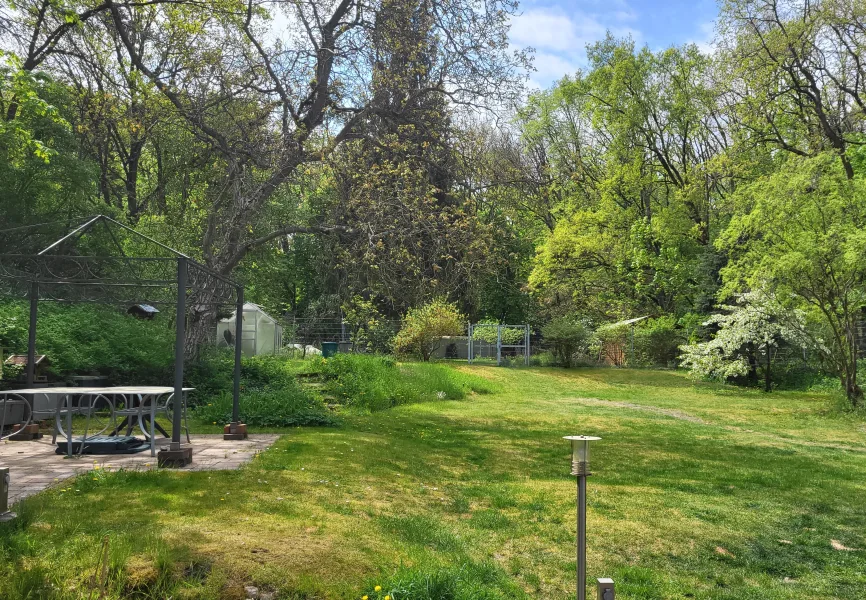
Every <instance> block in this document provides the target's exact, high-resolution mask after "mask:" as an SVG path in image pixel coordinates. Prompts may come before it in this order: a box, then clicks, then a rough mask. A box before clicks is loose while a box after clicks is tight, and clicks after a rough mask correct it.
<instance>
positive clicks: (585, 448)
mask: <svg viewBox="0 0 866 600" xmlns="http://www.w3.org/2000/svg"><path fill="white" fill-rule="evenodd" d="M562 439H564V440H568V441H570V442H571V474H572V475H578V476H581V475H589V474H590V470H589V443H590V442H597V441H598V440H600V439H601V438H600V437H594V436H591V435H567V436H565V437H564V438H562Z"/></svg>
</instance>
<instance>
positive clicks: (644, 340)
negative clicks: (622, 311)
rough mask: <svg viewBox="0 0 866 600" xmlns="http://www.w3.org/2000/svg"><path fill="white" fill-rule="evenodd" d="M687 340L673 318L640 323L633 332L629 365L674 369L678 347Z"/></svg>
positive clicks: (667, 317)
mask: <svg viewBox="0 0 866 600" xmlns="http://www.w3.org/2000/svg"><path fill="white" fill-rule="evenodd" d="M687 339H688V338H687V337H686V333H685V330H684V329H682V328H680V327H679V326H678V323H677V320H676V319H675V318H674V317H673V316H663V317H658V318H656V319H646V320H644V321H641V322H640V323H639V324H638V326H637V327H636V328H635V331H634V356H633V357H629V361H628V362H629V365H630V366H635V367H675V366H676V364H677V357H678V356H679V354H680V350H679V347H680V345H681V344H684V343H685V342H686V341H687Z"/></svg>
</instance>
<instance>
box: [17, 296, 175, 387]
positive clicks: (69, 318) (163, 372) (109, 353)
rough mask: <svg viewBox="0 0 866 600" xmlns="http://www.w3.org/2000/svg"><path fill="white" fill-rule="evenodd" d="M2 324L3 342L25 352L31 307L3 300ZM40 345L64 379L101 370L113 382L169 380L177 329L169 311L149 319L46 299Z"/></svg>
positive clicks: (41, 309)
mask: <svg viewBox="0 0 866 600" xmlns="http://www.w3.org/2000/svg"><path fill="white" fill-rule="evenodd" d="M0 322H2V323H4V325H3V327H2V336H3V343H4V344H5V345H7V346H8V347H9V348H11V350H12V351H13V352H16V353H19V354H23V353H25V352H26V351H27V324H28V306H27V305H26V304H25V303H23V302H7V303H3V304H0ZM36 349H37V352H38V353H39V354H45V355H47V356H48V359H49V360H50V361H51V371H52V372H53V373H54V374H55V375H56V376H58V377H60V378H63V377H66V376H68V375H73V374H76V373H96V374H99V375H105V376H107V377H108V378H109V383H112V384H122V383H131V382H133V381H134V382H135V383H138V384H147V383H160V384H164V383H165V381H166V380H167V379H166V378H169V379H170V378H171V374H172V370H171V369H172V364H173V361H174V328H173V325H172V324H171V323H170V322H169V320H168V319H167V318H165V317H164V316H163V315H157V316H156V318H155V319H154V320H152V321H143V320H141V319H137V318H135V317H133V316H130V315H127V314H126V312H125V311H124V310H120V309H118V308H115V307H106V306H94V305H89V304H72V305H64V304H57V303H53V302H43V303H40V305H39V321H38V323H37V329H36Z"/></svg>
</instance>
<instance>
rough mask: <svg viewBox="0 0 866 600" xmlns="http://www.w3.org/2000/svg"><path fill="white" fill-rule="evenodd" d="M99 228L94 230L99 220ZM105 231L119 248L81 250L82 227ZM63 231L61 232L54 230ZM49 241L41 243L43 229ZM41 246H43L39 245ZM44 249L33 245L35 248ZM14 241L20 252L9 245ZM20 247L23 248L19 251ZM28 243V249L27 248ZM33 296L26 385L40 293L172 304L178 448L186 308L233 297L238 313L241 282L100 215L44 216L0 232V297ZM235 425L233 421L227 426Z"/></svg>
mask: <svg viewBox="0 0 866 600" xmlns="http://www.w3.org/2000/svg"><path fill="white" fill-rule="evenodd" d="M98 226H99V227H101V229H97V227H98ZM98 231H101V232H104V233H106V234H107V238H106V240H107V246H108V248H109V249H110V250H112V251H115V252H116V253H117V254H119V255H102V254H100V255H89V256H88V255H86V254H78V253H75V251H76V249H77V248H76V244H77V243H78V242H80V241H81V240H82V239H83V236H85V234H89V233H90V234H95V233H96V232H98ZM57 232H61V233H62V235H61V236H60V237H55V236H56V235H57ZM46 235H48V236H50V237H49V239H50V240H51V242H50V243H49V244H48V245H47V246H44V244H45V236H46ZM123 236H125V237H126V238H127V241H134V242H135V243H137V244H139V245H141V246H144V247H146V248H148V253H149V254H150V253H152V254H154V256H145V257H142V256H130V255H128V254H127V252H126V251H125V250H124V247H123V245H122V244H121V238H122V237H123ZM43 246H44V247H43ZM40 247H41V249H38V248H40ZM10 248H15V249H16V250H18V251H19V252H18V253H12V252H9V249H10ZM22 249H24V250H25V251H24V252H21V250H22ZM26 250H30V252H29V253H28V252H26ZM3 296H6V297H13V298H21V299H24V300H28V301H29V302H30V324H29V330H28V339H27V386H28V387H33V386H34V380H35V367H36V364H35V363H36V360H35V357H36V327H37V321H38V305H39V301H40V300H45V301H56V302H94V303H101V304H125V305H131V304H154V305H158V304H163V305H165V304H168V305H171V304H174V305H175V314H176V320H175V348H174V397H175V399H177V400H178V401H176V402H175V403H174V413H173V415H172V437H171V449H172V450H177V449H179V448H180V433H181V417H182V404H183V403H182V402H181V401H180V399H181V398H182V394H183V387H184V386H183V377H184V347H185V341H186V317H187V307H188V306H195V307H197V308H198V307H202V308H204V307H212V306H224V305H227V304H233V305H234V308H235V311H236V315H237V322H238V323H240V322H242V320H243V305H244V288H243V286H242V285H241V284H239V283H237V282H235V281H232V280H231V279H229V278H227V277H224V276H222V275H220V274H218V273H216V272H214V271H212V270H211V269H209V268H207V267H206V266H204V265H202V264H201V263H199V262H197V261H195V260H193V259H192V258H190V257H189V256H187V255H185V254H183V253H182V252H179V251H177V250H175V249H173V248H169V247H168V246H166V245H165V244H162V243H160V242H158V241H156V240H154V239H153V238H150V237H148V236H146V235H144V234H142V233H140V232H138V231H136V230H134V229H132V228H131V227H128V226H126V225H124V224H123V223H120V222H118V221H116V220H114V219H112V218H111V217H108V216H105V215H96V216H93V217H89V218H87V219H85V220H83V221H82V220H79V221H77V222H74V221H73V222H58V223H41V224H37V225H29V226H24V227H17V228H13V229H7V230H5V231H0V297H3ZM240 338H241V336H236V342H235V348H234V350H235V357H234V359H235V360H234V382H233V383H234V385H233V402H232V424H231V425H233V426H236V425H237V424H238V423H239V422H240V406H239V402H240V373H241V339H240ZM232 431H234V428H233V429H232Z"/></svg>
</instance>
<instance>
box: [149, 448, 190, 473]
mask: <svg viewBox="0 0 866 600" xmlns="http://www.w3.org/2000/svg"><path fill="white" fill-rule="evenodd" d="M156 462H157V464H158V465H159V467H160V468H165V469H178V468H181V467H185V466H187V465H190V464H192V446H181V447H180V448H163V449H162V450H160V451H159V452H157V453H156Z"/></svg>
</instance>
